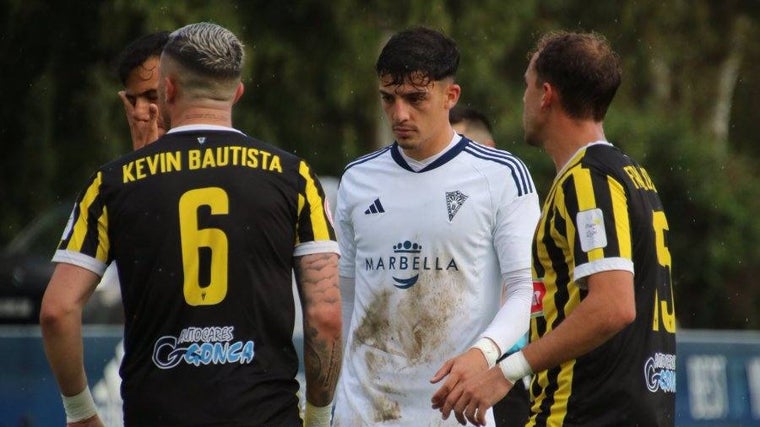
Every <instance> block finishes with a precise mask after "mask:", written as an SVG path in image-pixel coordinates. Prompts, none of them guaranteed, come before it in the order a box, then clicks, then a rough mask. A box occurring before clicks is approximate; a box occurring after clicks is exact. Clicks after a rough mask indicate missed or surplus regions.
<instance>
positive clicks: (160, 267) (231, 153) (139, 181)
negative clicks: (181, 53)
mask: <svg viewBox="0 0 760 427" xmlns="http://www.w3.org/2000/svg"><path fill="white" fill-rule="evenodd" d="M90 191H91V192H92V194H91V195H89V196H88V195H85V196H84V197H83V199H82V202H81V203H82V204H87V206H86V207H84V208H85V209H86V212H87V213H88V214H89V215H94V216H98V217H99V218H100V220H99V221H98V223H100V224H101V228H102V229H103V228H104V229H107V230H108V231H107V236H103V235H100V236H98V235H97V231H94V230H93V229H92V228H91V229H89V230H87V232H89V233H91V234H92V236H91V237H90V239H91V240H93V241H95V240H102V239H107V240H108V242H109V246H108V247H110V251H111V257H110V259H115V260H116V261H117V262H118V265H119V278H120V282H121V287H122V295H123V300H124V307H125V318H126V323H125V351H126V354H125V358H124V363H123V365H122V368H121V374H122V377H123V378H124V381H123V385H122V392H123V395H124V402H125V407H124V408H125V421H126V425H146V424H150V425H191V424H192V425H204V424H211V423H215V424H213V425H253V424H255V425H258V424H266V425H291V424H292V425H298V424H297V423H298V422H299V420H298V412H297V398H296V391H297V389H298V383H297V382H296V381H295V379H294V378H295V374H296V372H297V369H298V362H297V356H296V352H295V349H294V347H293V344H292V330H293V319H294V310H295V307H294V302H293V295H292V288H291V269H292V259H293V253H294V247H295V245H296V244H297V243H298V242H299V241H301V240H308V239H309V238H310V236H311V237H313V236H314V235H315V234H318V233H328V234H330V233H332V232H331V230H330V229H329V226H328V225H327V223H326V220H325V219H324V218H322V219H319V218H317V219H316V220H314V221H312V220H310V219H314V218H316V217H318V216H319V215H312V216H309V215H306V216H305V217H301V216H299V213H300V212H302V211H304V210H306V212H309V211H312V209H311V207H310V206H309V203H310V202H315V201H316V202H318V203H321V201H322V199H323V194H322V190H321V188H319V186H318V183H317V182H316V179H315V178H314V176H313V175H312V174H311V172H310V171H309V170H308V166H306V164H305V163H303V162H302V161H301V160H300V159H299V158H297V157H295V156H293V155H290V154H288V153H286V152H284V151H281V150H279V149H276V148H274V147H272V146H269V145H267V144H264V143H262V142H260V141H257V140H255V139H253V138H249V137H247V136H245V135H243V134H241V133H238V132H234V131H231V130H229V131H221V130H204V129H191V130H188V131H183V132H178V133H169V134H167V135H165V136H164V137H162V138H161V139H160V140H158V141H157V142H156V143H154V144H152V145H150V146H148V147H146V148H144V149H141V150H138V151H136V152H134V153H131V154H129V155H127V156H125V157H123V158H121V159H119V160H117V161H115V162H113V163H111V164H109V165H106V166H105V167H104V168H102V169H101V173H99V174H98V175H96V177H95V178H94V183H93V185H91V186H90ZM88 192H89V191H88ZM319 208H320V209H318V210H317V209H315V210H314V212H322V213H323V210H321V204H320V206H319ZM322 215H323V214H322ZM304 218H306V219H304ZM90 223H92V222H90ZM104 223H105V225H104ZM83 231H84V230H83ZM86 240H87V239H85V241H86ZM180 408H181V409H180ZM220 420H225V422H227V424H218V422H219V421H220Z"/></svg>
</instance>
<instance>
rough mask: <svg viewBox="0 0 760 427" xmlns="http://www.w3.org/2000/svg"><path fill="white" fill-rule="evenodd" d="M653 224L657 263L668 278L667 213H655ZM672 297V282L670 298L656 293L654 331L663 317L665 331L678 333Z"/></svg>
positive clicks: (669, 261) (657, 328) (658, 328)
mask: <svg viewBox="0 0 760 427" xmlns="http://www.w3.org/2000/svg"><path fill="white" fill-rule="evenodd" d="M652 223H653V226H654V234H655V245H656V246H657V262H658V263H659V264H660V266H662V267H663V268H665V269H667V271H668V276H670V264H671V259H670V250H668V246H667V245H666V244H665V231H666V230H668V220H667V218H665V213H664V212H662V211H655V212H653V215H652ZM672 295H673V286H672V282H671V284H670V298H668V299H660V298H659V292H656V291H655V294H654V319H653V324H652V329H653V330H655V331H658V330H660V317H661V318H662V325H663V327H664V328H665V330H666V331H668V332H670V333H675V332H676V310H675V304H674V303H673V297H672Z"/></svg>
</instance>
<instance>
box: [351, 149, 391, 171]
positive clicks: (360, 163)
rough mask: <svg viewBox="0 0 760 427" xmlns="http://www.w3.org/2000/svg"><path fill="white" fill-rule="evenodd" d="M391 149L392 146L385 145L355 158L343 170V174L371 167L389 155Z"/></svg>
mask: <svg viewBox="0 0 760 427" xmlns="http://www.w3.org/2000/svg"><path fill="white" fill-rule="evenodd" d="M392 147H393V145H392V144H391V145H387V146H385V147H383V148H380V149H378V150H375V151H373V152H371V153H368V154H365V155H363V156H360V157H358V158H356V159H355V160H353V161H351V162H349V163H348V164H347V165H346V167H345V168H344V169H343V173H344V174H346V173H348V172H349V171H358V170H361V169H362V168H363V167H366V166H371V165H372V164H374V163H376V162H378V161H381V160H383V159H384V158H385V157H386V156H387V155H390V150H391V148H392Z"/></svg>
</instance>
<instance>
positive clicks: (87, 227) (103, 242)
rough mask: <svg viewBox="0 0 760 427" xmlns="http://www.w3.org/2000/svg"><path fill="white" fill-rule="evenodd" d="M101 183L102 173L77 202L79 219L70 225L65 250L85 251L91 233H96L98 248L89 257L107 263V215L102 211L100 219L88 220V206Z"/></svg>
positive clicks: (96, 196)
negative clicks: (69, 233)
mask: <svg viewBox="0 0 760 427" xmlns="http://www.w3.org/2000/svg"><path fill="white" fill-rule="evenodd" d="M102 181H103V173H102V172H98V173H97V174H96V176H95V178H94V179H93V181H92V183H91V184H90V186H89V187H87V190H86V191H85V193H84V195H83V196H82V200H81V201H80V202H79V206H78V209H79V217H78V218H77V221H76V223H74V224H72V229H71V238H70V239H69V241H68V244H67V245H66V249H68V250H72V251H76V252H83V250H84V249H85V248H84V244H85V242H86V241H87V239H88V237H89V236H90V235H91V234H92V233H96V234H97V239H96V241H97V245H98V247H97V250H96V253H95V254H90V255H94V256H95V257H96V258H97V259H98V260H99V261H102V262H107V261H108V249H109V243H108V235H107V233H106V230H107V229H108V227H107V225H108V222H107V213H106V212H105V210H104V211H103V212H102V213H101V215H100V217H98V218H95V219H93V218H90V206H92V204H93V203H94V202H95V200H96V199H97V198H98V195H99V194H100V185H101V183H102ZM93 221H94V222H93Z"/></svg>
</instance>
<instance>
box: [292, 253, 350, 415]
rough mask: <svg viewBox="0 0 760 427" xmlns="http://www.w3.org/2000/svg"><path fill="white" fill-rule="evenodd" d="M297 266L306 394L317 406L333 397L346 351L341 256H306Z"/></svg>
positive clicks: (298, 261)
mask: <svg viewBox="0 0 760 427" xmlns="http://www.w3.org/2000/svg"><path fill="white" fill-rule="evenodd" d="M295 265H296V268H295V273H296V281H297V284H298V291H299V294H300V297H301V304H302V306H303V311H304V315H303V319H304V365H305V368H306V397H307V399H308V400H309V402H311V403H312V404H313V405H316V406H324V405H327V404H328V403H330V402H331V401H332V399H333V394H334V392H335V386H336V384H337V382H338V375H339V374H340V365H341V361H342V353H343V349H342V339H341V328H342V327H341V318H340V317H341V309H340V288H339V285H338V256H337V255H336V254H330V253H320V254H311V255H305V256H303V257H298V258H297V259H296V263H295Z"/></svg>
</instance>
